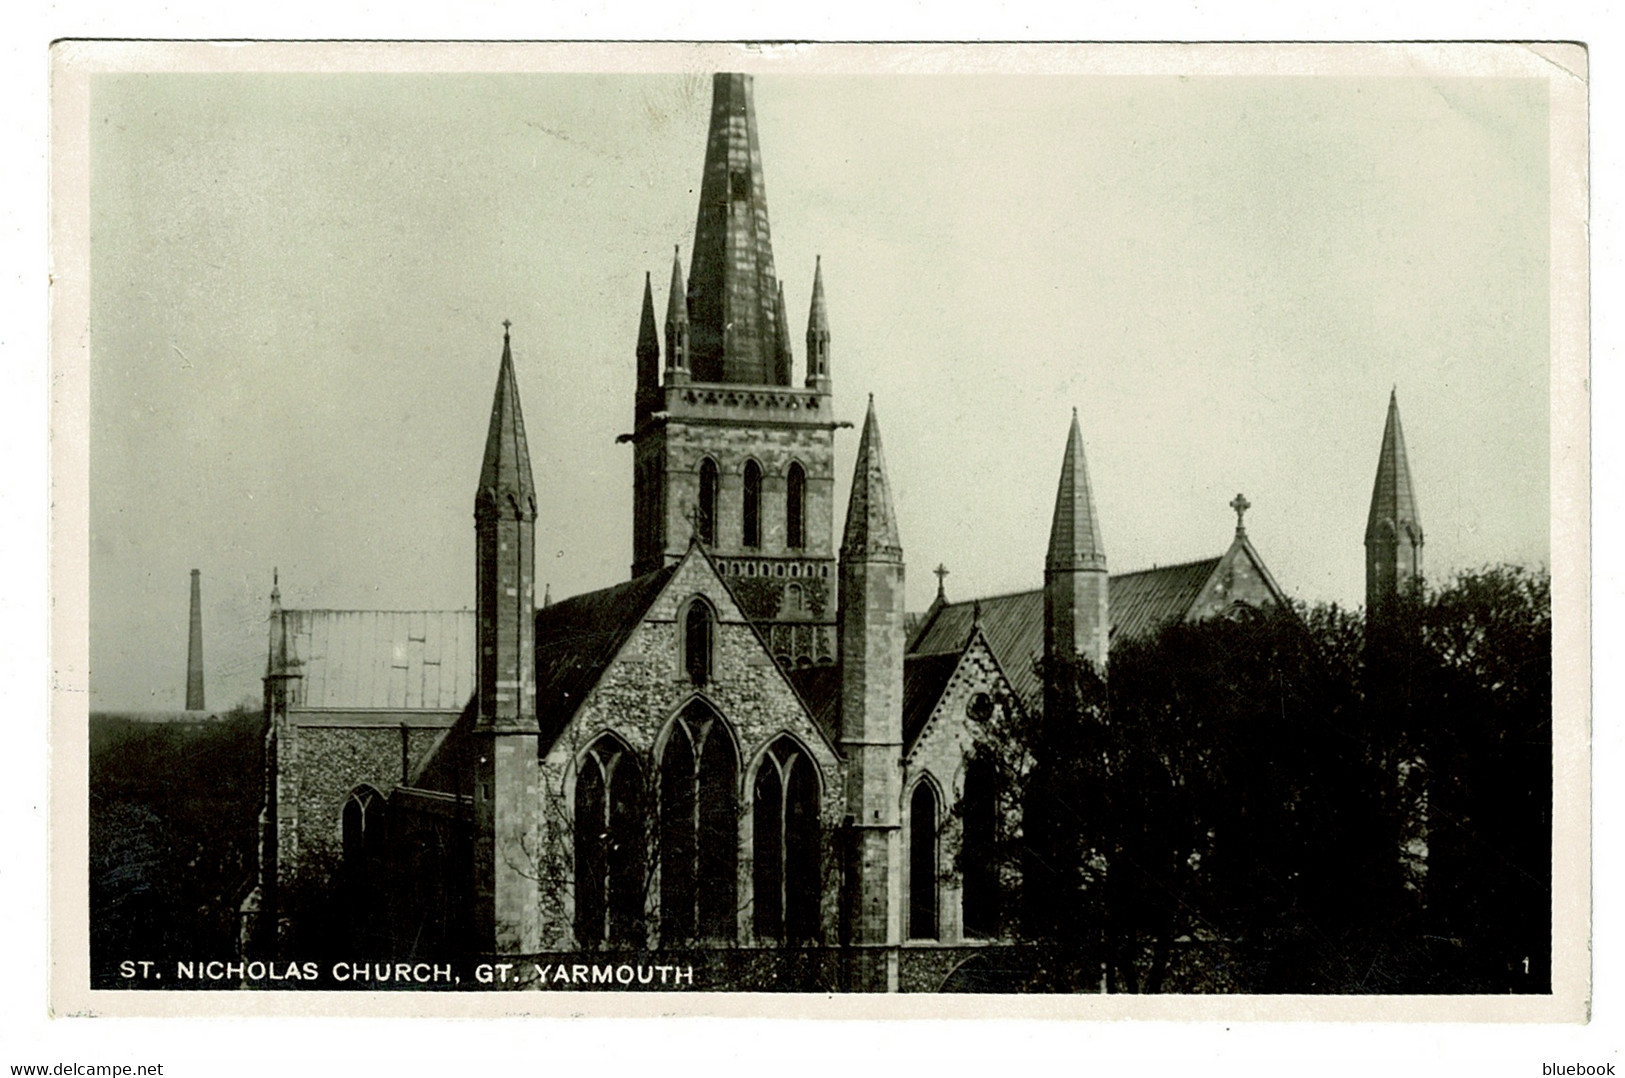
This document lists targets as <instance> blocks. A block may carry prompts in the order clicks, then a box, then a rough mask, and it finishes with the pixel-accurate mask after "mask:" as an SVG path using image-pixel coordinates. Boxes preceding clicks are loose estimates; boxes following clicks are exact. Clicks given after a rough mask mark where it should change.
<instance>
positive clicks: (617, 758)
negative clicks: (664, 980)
mask: <svg viewBox="0 0 1625 1078" xmlns="http://www.w3.org/2000/svg"><path fill="white" fill-rule="evenodd" d="M643 806H644V784H643V768H642V766H641V765H640V764H639V763H638V759H637V757H636V756H635V755H634V754H633V753H632V752H631V751H630V750H629V749H627V748H626V746H625V745H624V744H622V743H621V742H620V741H619V740H617V739H615V738H614V737H603V738H600V739H599V740H598V741H597V742H595V743H594V744H593V746H592V748H590V749H588V750H587V753H586V754H585V755H584V756H583V757H582V760H581V765H580V770H579V772H578V774H577V776H576V789H575V905H576V909H575V913H576V940H577V941H578V942H579V943H580V944H581V946H583V947H591V946H593V945H595V944H600V943H606V942H607V943H614V944H622V945H637V944H641V943H642V942H643V940H644V933H643V907H644V894H645V888H644V880H645V872H644V868H645V864H646V856H645V851H646V850H647V848H648V841H649V840H648V835H647V834H646V833H645V831H644V822H645V820H646V819H647V817H646V815H645V813H644V808H643Z"/></svg>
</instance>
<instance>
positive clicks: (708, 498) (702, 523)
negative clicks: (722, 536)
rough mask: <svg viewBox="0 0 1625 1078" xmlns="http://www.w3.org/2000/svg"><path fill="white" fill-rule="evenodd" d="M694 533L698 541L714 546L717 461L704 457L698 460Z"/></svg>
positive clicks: (715, 537)
mask: <svg viewBox="0 0 1625 1078" xmlns="http://www.w3.org/2000/svg"><path fill="white" fill-rule="evenodd" d="M695 508H696V510H697V513H696V515H697V517H698V520H697V521H696V522H695V523H696V526H697V527H696V534H697V535H699V537H700V542H702V543H704V544H705V545H707V546H715V545H716V541H717V462H716V461H714V460H712V459H711V458H710V457H706V458H705V459H704V460H703V461H701V462H700V501H699V504H698V505H697V506H696V507H695Z"/></svg>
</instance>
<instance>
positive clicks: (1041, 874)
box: [980, 567, 1551, 992]
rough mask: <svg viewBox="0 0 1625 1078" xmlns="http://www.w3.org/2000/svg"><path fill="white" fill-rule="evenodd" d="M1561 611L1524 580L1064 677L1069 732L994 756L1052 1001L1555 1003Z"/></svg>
mask: <svg viewBox="0 0 1625 1078" xmlns="http://www.w3.org/2000/svg"><path fill="white" fill-rule="evenodd" d="M1549 594H1550V586H1549V582H1548V580H1547V578H1546V576H1545V574H1544V573H1532V572H1529V571H1525V570H1521V569H1516V568H1509V567H1501V568H1496V569H1488V570H1483V571H1480V572H1476V573H1469V574H1464V575H1462V576H1460V577H1458V578H1456V579H1454V580H1452V581H1450V582H1449V583H1448V584H1446V585H1444V586H1443V587H1441V588H1439V589H1437V590H1434V591H1423V590H1420V589H1419V590H1417V591H1416V592H1415V593H1414V594H1410V595H1406V596H1401V597H1399V599H1398V600H1396V601H1395V602H1394V603H1393V604H1391V605H1390V606H1389V607H1387V608H1385V609H1384V610H1383V611H1381V612H1379V615H1378V617H1377V618H1375V619H1374V620H1373V621H1372V622H1371V623H1369V624H1367V623H1365V622H1364V621H1363V620H1362V619H1361V618H1360V617H1359V616H1357V615H1355V614H1352V613H1350V612H1348V611H1344V610H1341V609H1338V608H1336V607H1331V606H1323V607H1315V608H1308V609H1297V610H1291V609H1284V608H1277V609H1266V610H1251V609H1246V608H1237V609H1236V610H1234V611H1232V613H1231V615H1230V616H1227V617H1223V618H1213V619H1209V620H1207V621H1203V622H1200V623H1194V624H1190V623H1176V624H1172V625H1169V626H1166V627H1164V628H1163V629H1162V630H1161V631H1160V632H1157V633H1155V634H1152V635H1151V636H1149V637H1146V638H1144V639H1140V640H1132V641H1122V640H1120V641H1116V642H1114V646H1113V649H1112V656H1111V664H1110V676H1109V678H1106V679H1103V678H1101V677H1100V676H1098V674H1097V673H1096V671H1094V670H1093V669H1092V668H1091V667H1090V666H1089V664H1088V663H1087V661H1086V660H1084V659H1083V658H1081V657H1079V658H1077V659H1074V660H1072V661H1071V662H1063V663H1061V664H1058V665H1057V667H1056V668H1055V669H1051V670H1045V671H1042V673H1043V674H1044V675H1045V677H1046V679H1048V681H1047V683H1048V684H1049V686H1050V688H1049V692H1048V698H1047V704H1048V710H1049V713H1048V714H1042V713H1039V712H1037V711H1036V709H1033V711H1032V713H1028V714H1022V713H1015V714H1013V715H1012V717H1011V719H1010V720H1009V721H1008V722H1006V723H1005V724H1004V725H1003V726H1002V727H1001V728H1000V729H998V730H994V731H990V732H989V736H988V738H987V739H986V745H985V747H984V748H983V749H982V750H980V751H985V752H990V753H993V754H995V755H996V756H997V757H998V758H999V759H1000V760H1001V761H1003V762H1004V766H1005V772H1006V775H1007V779H1008V781H1010V782H1012V783H1013V784H1014V785H1015V786H1016V787H1017V789H1018V793H1017V794H1016V795H1015V796H1016V798H1017V800H1018V801H1019V803H1020V805H1021V810H1022V814H1023V819H1022V821H1021V823H1020V826H1019V827H1018V828H1011V834H1012V835H1016V836H1019V839H1018V840H1016V841H1013V842H1012V843H1011V844H1010V845H1009V847H1008V848H1007V851H1006V856H1007V858H1013V859H1017V860H1019V863H1020V866H1021V871H1020V877H1021V886H1022V889H1023V913H1024V920H1023V926H1022V929H1023V933H1024V934H1025V935H1026V936H1028V937H1029V938H1031V939H1033V940H1035V941H1040V942H1042V943H1043V944H1044V946H1043V948H1041V950H1042V952H1043V953H1044V954H1045V955H1047V956H1049V961H1048V962H1046V963H1045V964H1044V966H1043V968H1042V969H1041V970H1039V971H1038V973H1037V974H1036V975H1035V978H1034V982H1033V987H1035V988H1043V989H1049V990H1062V991H1079V990H1095V989H1097V988H1100V987H1104V988H1105V990H1108V991H1130V992H1139V991H1145V992H1156V991H1170V990H1174V991H1182V990H1244V991H1252V992H1283V991H1292V992H1395V991H1508V990H1514V991H1518V990H1523V991H1542V990H1545V986H1547V985H1549V964H1550V947H1549V939H1550V916H1549V910H1550V897H1551V884H1550V858H1551V721H1550V718H1551V643H1550V632H1551V628H1550V604H1549ZM1526 970H1527V972H1526Z"/></svg>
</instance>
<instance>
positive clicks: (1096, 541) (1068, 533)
mask: <svg viewBox="0 0 1625 1078" xmlns="http://www.w3.org/2000/svg"><path fill="white" fill-rule="evenodd" d="M1044 563H1045V567H1046V568H1048V569H1064V570H1078V569H1104V568H1105V567H1106V544H1105V543H1104V542H1102V541H1101V538H1100V516H1099V514H1097V513H1096V512H1095V493H1094V490H1093V489H1091V487H1090V485H1089V462H1088V461H1087V460H1085V459H1084V455H1083V432H1082V431H1081V430H1080V429H1079V428H1078V410H1077V409H1076V408H1074V409H1072V429H1071V430H1069V431H1068V432H1067V435H1066V454H1065V455H1064V456H1063V457H1062V458H1061V485H1060V489H1058V490H1057V491H1056V494H1055V515H1054V518H1053V519H1052V520H1051V522H1050V529H1049V555H1048V557H1046V558H1045V559H1044Z"/></svg>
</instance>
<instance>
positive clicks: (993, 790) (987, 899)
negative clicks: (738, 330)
mask: <svg viewBox="0 0 1625 1078" xmlns="http://www.w3.org/2000/svg"><path fill="white" fill-rule="evenodd" d="M997 778H998V777H997V773H996V771H995V770H994V763H993V760H992V759H991V758H989V757H987V756H985V755H981V754H978V755H976V756H973V757H971V760H970V762H969V764H967V765H966V767H965V799H964V828H965V832H964V839H963V841H962V843H961V846H960V849H961V854H962V856H963V860H964V863H963V865H962V866H961V868H962V869H963V870H964V892H963V899H962V901H963V911H964V919H965V934H966V935H967V936H976V937H981V938H983V939H987V938H991V937H993V936H996V935H998V924H999V874H998V863H997V861H996V860H995V858H996V853H995V850H994V841H995V839H996V836H997V833H998V785H997Z"/></svg>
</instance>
